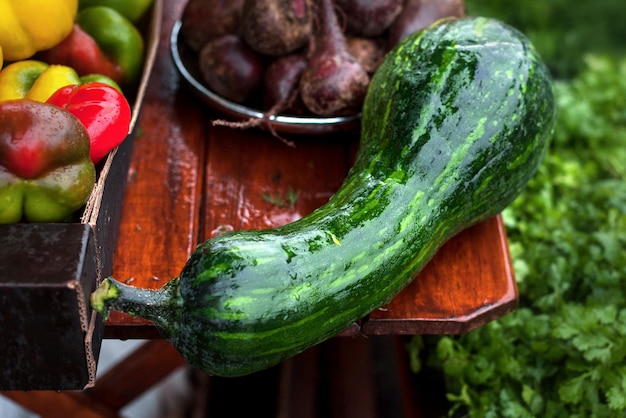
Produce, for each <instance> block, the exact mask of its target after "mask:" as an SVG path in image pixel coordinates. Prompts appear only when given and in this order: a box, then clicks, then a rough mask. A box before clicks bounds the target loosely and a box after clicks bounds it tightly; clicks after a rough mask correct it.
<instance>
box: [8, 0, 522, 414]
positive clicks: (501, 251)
mask: <svg viewBox="0 0 626 418" xmlns="http://www.w3.org/2000/svg"><path fill="white" fill-rule="evenodd" d="M184 5H185V2H181V1H176V0H165V1H164V3H163V20H162V22H163V23H162V33H161V37H160V45H159V52H158V57H157V61H156V62H155V65H154V69H153V74H152V77H151V80H150V83H149V86H148V90H147V93H146V96H145V100H144V105H143V109H142V112H141V116H140V119H139V125H138V130H137V134H136V138H135V143H134V152H133V156H132V161H131V167H130V170H129V172H128V178H127V189H126V196H125V200H124V206H123V213H122V220H121V225H120V233H119V240H118V247H117V252H116V255H115V259H114V269H113V274H114V276H115V277H116V278H117V279H120V280H128V282H130V283H131V284H133V285H135V286H139V287H146V288H158V287H161V286H162V285H163V284H164V283H166V281H167V280H169V279H170V278H172V277H175V276H177V275H178V274H179V272H180V270H181V268H182V267H183V265H184V263H185V261H186V260H187V257H188V256H189V254H190V252H191V251H192V250H193V249H194V247H195V246H196V245H197V243H199V242H201V241H203V240H205V239H207V238H210V237H212V236H213V235H214V234H215V233H217V232H219V231H221V230H224V229H251V228H268V227H273V226H278V225H281V224H285V223H288V222H291V221H293V220H296V219H298V218H300V217H302V216H304V215H306V214H307V213H309V212H311V211H313V210H314V209H315V208H317V207H319V206H320V205H322V204H324V203H325V202H326V201H327V200H328V198H329V197H330V196H331V195H332V194H333V193H334V192H335V191H336V190H337V189H338V188H339V187H340V185H341V183H342V180H343V178H344V176H345V175H346V173H347V171H348V169H349V168H350V166H351V164H352V160H353V157H354V154H355V151H356V149H357V146H358V134H357V133H354V134H341V135H329V136H326V137H304V138H298V139H296V146H295V147H293V148H292V147H288V146H286V145H285V144H284V143H282V142H281V141H279V140H278V139H276V138H274V137H272V136H271V135H270V134H268V133H266V132H263V131H259V130H234V129H230V128H225V127H214V126H212V124H211V120H212V119H216V118H219V117H220V115H218V114H215V113H213V112H212V111H210V110H209V109H207V107H206V106H204V105H203V104H202V102H201V101H200V100H198V99H197V98H196V97H195V96H194V95H193V94H191V93H190V91H189V90H188V89H187V88H186V86H184V85H183V84H182V81H181V78H180V76H179V75H178V73H177V71H176V69H175V67H174V65H173V62H172V60H171V57H170V54H169V35H170V31H171V29H172V26H173V24H174V22H175V21H176V19H178V18H179V16H180V15H181V13H182V9H183V7H184ZM290 191H291V192H296V193H297V196H298V198H297V200H296V202H295V204H293V206H289V205H287V206H281V205H276V204H274V203H271V202H270V201H269V200H270V199H268V196H285V195H286V194H287V193H289V192H290ZM516 304H517V288H516V285H515V280H514V277H513V272H512V268H511V260H510V256H509V252H508V246H507V241H506V234H505V230H504V227H503V224H502V221H501V218H500V217H499V216H496V217H494V218H491V219H488V220H487V221H484V222H482V223H480V224H478V225H475V226H474V227H472V228H470V229H468V230H466V231H464V232H462V233H460V234H459V235H457V236H456V237H454V238H453V239H452V240H450V241H449V242H448V243H447V244H446V245H445V246H444V247H443V248H442V249H441V250H440V251H439V252H438V254H437V255H436V256H435V258H434V259H433V260H432V261H431V262H430V263H429V264H428V266H427V267H426V269H425V270H424V271H422V272H421V273H420V274H419V275H418V276H417V277H416V279H415V280H414V281H413V283H412V284H411V285H410V286H408V287H407V288H406V289H405V290H404V291H403V292H402V293H401V294H400V295H398V296H397V297H396V298H395V299H394V300H393V301H392V302H391V303H390V304H389V305H388V306H386V307H385V308H383V309H380V310H377V311H375V312H372V313H371V314H370V315H369V316H368V317H367V318H363V320H361V321H360V322H359V323H358V324H353V326H351V327H348V328H347V329H346V330H345V331H344V332H343V333H342V335H358V334H365V335H398V334H450V333H463V332H467V331H469V330H471V329H473V328H476V327H478V326H481V325H483V324H485V323H487V322H488V321H491V320H493V319H495V318H497V317H500V316H501V315H503V314H505V313H507V312H510V311H511V310H513V309H514V308H515V307H516ZM104 336H105V338H114V339H150V340H151V341H148V342H147V343H146V345H145V346H144V347H142V348H141V349H140V350H137V353H136V354H135V355H132V356H131V357H130V358H129V359H127V360H126V361H125V362H123V363H122V364H120V365H119V366H117V367H114V368H113V369H112V370H110V371H109V372H108V373H107V374H105V375H104V376H102V377H101V378H100V379H99V380H98V382H97V384H96V386H95V387H94V388H92V389H89V390H86V391H84V392H83V393H65V392H62V393H48V392H28V393H26V392H10V393H8V394H7V396H10V397H11V398H12V399H14V400H16V401H18V402H20V403H22V404H25V405H27V406H28V407H30V408H31V409H33V410H36V411H37V410H39V411H41V412H46V411H47V412H49V411H50V409H49V407H47V406H46V405H47V404H48V403H49V402H54V403H55V406H56V408H57V409H58V411H59V416H71V415H64V414H65V413H67V411H71V410H73V411H81V413H82V414H83V415H81V416H114V415H115V412H111V411H117V410H119V409H120V408H121V407H122V406H124V405H125V404H127V403H128V402H130V401H131V400H132V399H134V397H136V396H138V395H139V394H140V393H141V392H143V391H144V390H145V389H147V388H148V387H150V386H151V385H152V384H153V383H154V382H156V381H158V380H159V379H160V378H162V377H164V376H166V375H167V374H168V373H170V372H171V371H172V370H173V369H174V368H176V367H178V366H180V365H181V364H184V361H183V360H182V358H180V356H178V354H177V353H176V351H175V350H174V349H173V348H172V347H171V346H169V344H168V343H167V342H165V341H163V340H161V339H160V338H159V337H160V336H159V334H158V332H157V330H156V328H155V327H154V326H153V325H152V324H151V323H150V322H148V321H146V320H142V319H137V318H132V317H130V316H128V315H125V314H121V313H118V312H112V313H111V315H110V318H109V320H108V322H107V323H106V327H105V335H104ZM94 405H97V407H95V406H94ZM96 410H97V411H100V412H94V411H96ZM105 410H106V411H108V412H106V413H105V412H103V411H105ZM64 411H65V412H64ZM88 411H89V412H88ZM45 416H47V415H45Z"/></svg>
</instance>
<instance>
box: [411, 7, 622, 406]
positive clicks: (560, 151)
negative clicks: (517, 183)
mask: <svg viewBox="0 0 626 418" xmlns="http://www.w3.org/2000/svg"><path fill="white" fill-rule="evenodd" d="M534 3H535V2H534V1H531V2H529V3H528V5H530V6H531V7H532V5H533V4H534ZM554 3H559V2H554ZM524 4H525V5H526V3H524ZM569 4H570V5H571V2H570V3H569ZM508 7H509V9H517V8H519V9H521V5H519V6H510V5H509V6H508ZM587 29H588V28H587ZM522 30H523V29H522ZM571 68H573V67H571ZM576 68H577V74H576V76H575V77H573V78H571V79H561V80H560V81H557V82H556V83H555V84H556V86H555V88H556V98H557V101H558V109H559V116H558V120H557V125H556V128H555V137H554V140H553V142H552V144H551V149H550V150H549V152H548V155H547V156H546V159H545V160H544V163H543V165H542V166H541V168H540V170H539V172H538V174H537V175H536V176H535V178H534V179H533V180H531V182H530V184H529V185H528V187H527V188H526V190H525V191H524V192H523V194H522V195H521V196H520V197H519V198H518V199H517V200H516V201H515V202H514V203H513V204H512V205H511V206H510V207H508V208H507V209H506V210H505V212H504V220H505V223H506V226H507V234H508V237H509V242H510V248H511V254H512V258H513V260H514V268H515V273H516V278H517V280H518V286H519V292H520V307H519V309H518V310H516V311H515V312H513V313H511V314H509V315H506V316H504V317H502V318H500V319H499V320H497V321H494V322H491V323H489V324H487V325H485V326H483V327H481V328H479V329H477V330H475V331H472V332H470V333H468V334H465V335H462V336H443V337H442V336H429V337H415V338H414V340H413V341H412V344H411V345H410V348H409V352H410V354H411V355H412V360H413V367H414V369H416V370H417V369H420V368H421V367H431V368H435V369H436V370H441V371H442V372H443V375H444V377H445V380H446V387H447V388H446V389H447V392H448V393H447V398H448V400H449V401H450V410H449V411H448V412H449V414H450V415H451V416H452V415H454V414H458V413H461V414H466V415H467V416H469V417H480V418H484V417H624V416H626V58H619V57H618V54H615V53H613V54H611V55H605V54H602V55H600V54H595V55H586V56H585V57H584V60H583V61H582V64H581V66H580V67H579V66H578V64H577V65H576ZM578 68H580V69H578ZM422 362H424V364H422Z"/></svg>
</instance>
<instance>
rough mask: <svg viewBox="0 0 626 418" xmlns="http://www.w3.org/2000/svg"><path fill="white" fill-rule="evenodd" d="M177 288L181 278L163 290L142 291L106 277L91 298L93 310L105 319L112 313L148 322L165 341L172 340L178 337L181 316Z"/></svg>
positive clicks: (168, 283) (165, 286)
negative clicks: (176, 334) (125, 314)
mask: <svg viewBox="0 0 626 418" xmlns="http://www.w3.org/2000/svg"><path fill="white" fill-rule="evenodd" d="M178 288H179V285H178V278H174V279H172V280H170V281H169V282H167V283H166V284H165V285H164V286H163V287H162V288H161V289H143V288H139V287H134V286H129V285H127V284H124V283H121V282H119V281H117V280H115V279H114V278H112V277H107V278H106V279H104V280H103V281H102V283H101V284H100V286H98V288H97V289H96V290H95V291H94V292H93V293H92V294H91V306H92V308H93V309H94V310H95V311H96V312H98V313H100V314H101V315H102V316H103V317H104V318H105V319H106V318H107V317H108V313H109V311H110V310H114V311H120V312H125V313H127V314H130V315H133V316H138V317H141V318H145V319H148V320H150V321H152V322H154V324H155V326H156V327H157V328H158V329H159V331H160V332H161V333H162V334H163V336H164V337H165V338H171V337H172V336H174V334H175V333H176V328H177V323H178V317H179V315H180V304H181V298H180V295H179V292H178Z"/></svg>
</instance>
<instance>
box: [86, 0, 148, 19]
mask: <svg viewBox="0 0 626 418" xmlns="http://www.w3.org/2000/svg"><path fill="white" fill-rule="evenodd" d="M153 2H154V0H79V2H78V7H79V9H85V8H87V7H91V6H106V7H110V8H112V9H115V10H117V11H118V12H119V13H120V14H122V15H123V16H124V17H126V18H127V19H128V20H130V21H131V22H133V23H135V22H137V21H138V20H139V19H141V18H142V17H143V15H144V14H146V11H147V10H148V9H149V8H150V6H151V5H152V3H153Z"/></svg>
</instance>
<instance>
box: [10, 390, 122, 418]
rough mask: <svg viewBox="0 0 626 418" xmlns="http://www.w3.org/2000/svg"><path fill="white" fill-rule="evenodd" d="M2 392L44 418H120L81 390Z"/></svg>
mask: <svg viewBox="0 0 626 418" xmlns="http://www.w3.org/2000/svg"><path fill="white" fill-rule="evenodd" d="M0 394H2V396H5V397H7V398H9V399H11V400H12V401H14V402H15V403H17V404H20V405H22V406H23V407H24V408H26V409H28V410H29V411H31V412H34V413H35V414H38V415H40V416H41V417H44V418H74V417H77V418H78V417H80V418H120V416H119V415H118V414H117V412H116V411H112V410H109V409H107V408H105V407H102V406H101V405H100V404H99V403H98V402H94V401H93V400H91V399H89V398H86V397H84V396H82V395H81V393H80V392H54V391H43V390H33V391H29V392H23V391H11V392H0Z"/></svg>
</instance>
